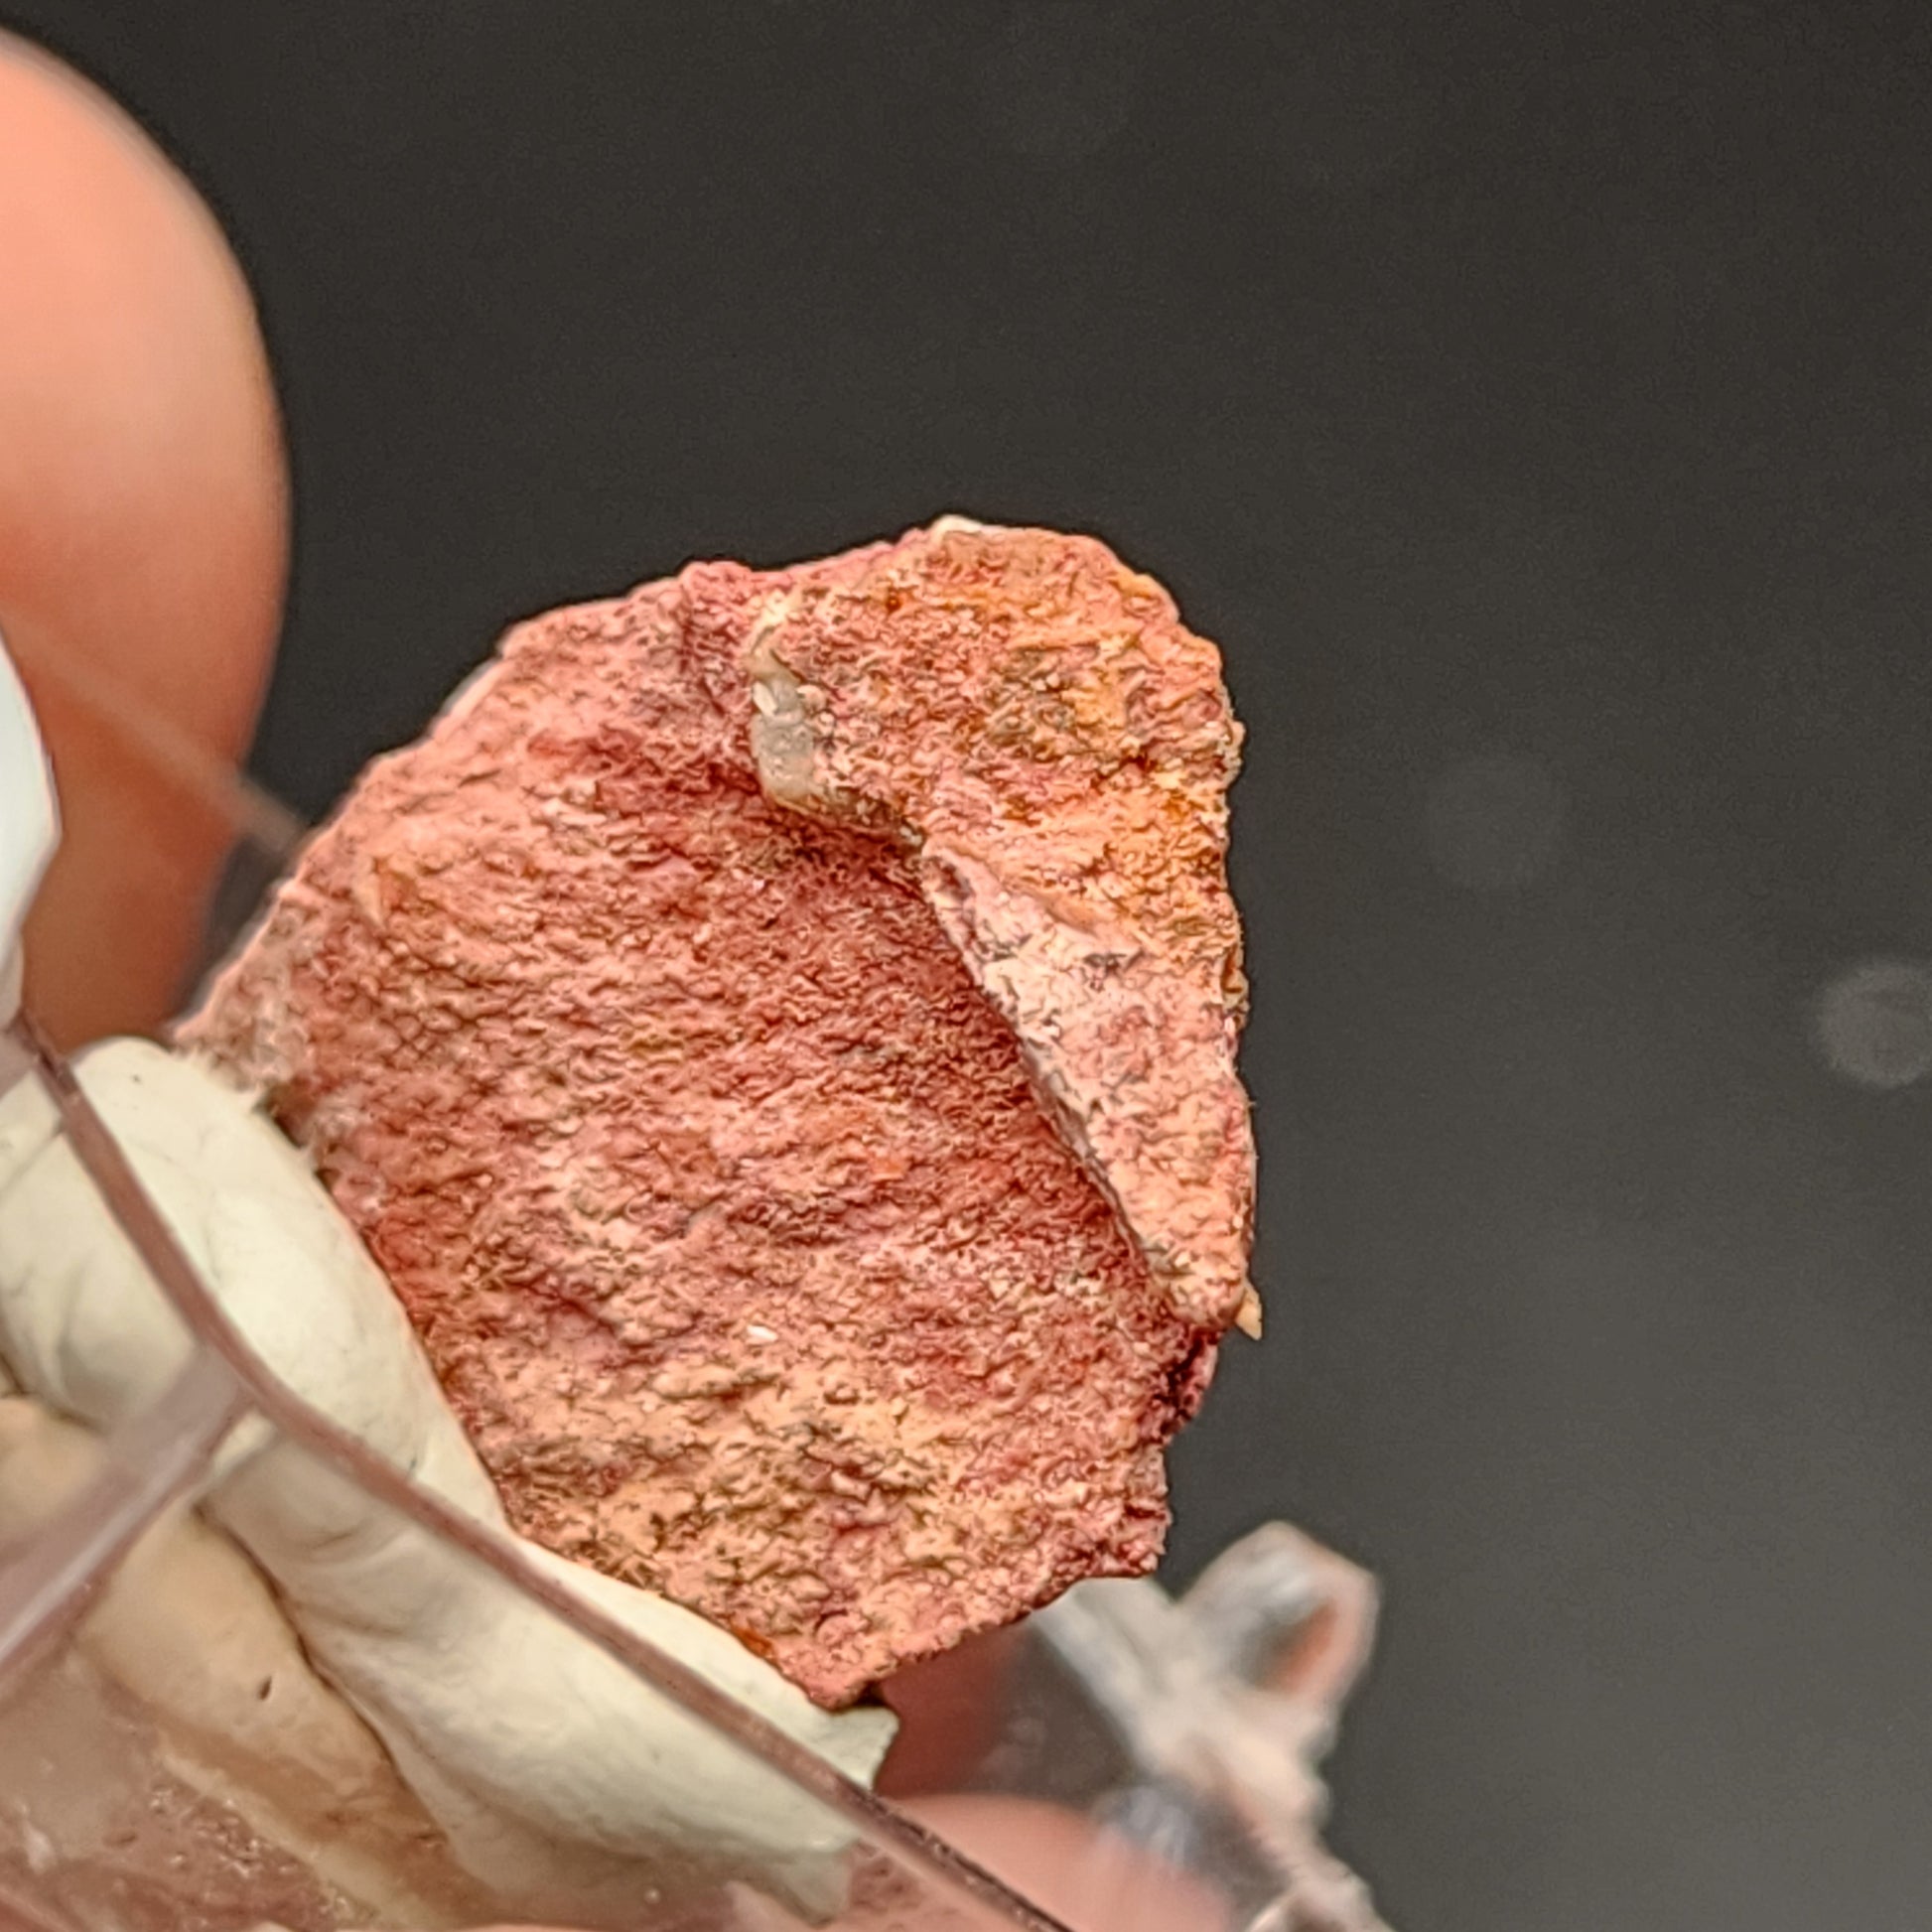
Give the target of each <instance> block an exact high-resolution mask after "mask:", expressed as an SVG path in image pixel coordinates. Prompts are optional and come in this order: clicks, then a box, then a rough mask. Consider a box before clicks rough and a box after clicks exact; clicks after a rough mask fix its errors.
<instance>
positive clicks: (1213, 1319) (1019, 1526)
mask: <svg viewBox="0 0 1932 1932" xmlns="http://www.w3.org/2000/svg"><path fill="white" fill-rule="evenodd" d="M1237 744H1238V732H1237V728H1236V727H1235V725H1234V723H1233V720H1232V718H1231V716H1230V714H1229V711H1228V707H1227V700H1226V696H1225V693H1224V692H1223V690H1222V688H1221V682H1220V676H1219V668H1218V662H1217V659H1216V656H1215V653H1214V651H1213V648H1212V646H1211V645H1209V644H1207V643H1205V642H1203V641H1202V640H1201V639H1199V638H1197V637H1194V636H1193V635H1191V634H1190V633H1189V632H1188V631H1186V630H1185V629H1184V628H1182V626H1181V625H1180V623H1179V621H1178V620H1177V618H1176V616H1175V614H1174V611H1173V604H1172V603H1171V601H1170V600H1169V599H1168V597H1167V595H1166V594H1165V592H1163V591H1162V590H1161V589H1160V587H1159V586H1158V585H1156V584H1154V583H1153V582H1152V581H1151V580H1149V579H1147V578H1145V577H1141V576H1138V575H1136V574H1134V573H1133V572H1130V571H1128V570H1127V569H1125V568H1124V567H1123V566H1122V565H1121V564H1120V563H1119V562H1118V560H1117V559H1115V558H1114V557H1113V556H1112V554H1111V553H1110V552H1109V551H1107V550H1106V549H1105V548H1104V547H1103V546H1102V545H1100V544H1099V543H1096V542H1094V541H1092V540H1090V539H1086V538H1078V537H1066V536H1059V535H1055V534H1052V533H1049V532H1043V531H1033V530H996V529H982V528H980V527H978V526H975V525H970V524H964V523H961V522H959V521H957V520H955V519H949V520H948V521H946V522H944V523H942V524H940V525H938V526H936V527H935V528H934V529H933V530H931V531H928V532H919V533H915V534H913V535H910V536H908V537H906V538H905V539H903V540H902V541H900V542H899V543H897V544H890V545H888V544H882V545H875V546H872V547H870V548H867V549H864V550H860V551H856V552H853V553H851V554H850V555H848V556H844V557H838V558H834V559H831V560H830V561H828V562H825V563H822V564H816V565H810V566H805V567H801V568H798V569H793V570H782V571H770V572H759V571H753V570H750V569H747V568H745V567H744V566H742V565H737V564H713V565H695V566H693V567H691V568H690V569H688V570H686V571H685V572H684V573H683V574H682V575H681V576H680V577H679V578H677V579H675V580H673V581H671V582H668V583H662V584H656V585H651V586H647V587H645V588H644V589H641V590H639V591H636V592H634V593H632V594H631V595H630V596H629V597H626V598H624V599H621V600H620V601H617V602H614V603H609V604H602V605H589V606H584V607H581V608H578V609H574V610H566V611H560V612H557V613H554V614H552V615H551V616H549V617H546V618H541V619H538V620H537V621H534V622H531V623H528V624H525V625H523V626H521V627H520V628H518V629H516V630H514V631H512V632H511V633H510V634H509V636H508V637H507V638H506V639H505V640H504V642H503V645H502V647H501V650H500V652H499V654H498V657H497V659H496V660H495V662H493V663H492V664H491V665H490V666H489V667H488V668H487V669H486V670H485V671H484V672H483V673H482V674H481V675H480V676H479V677H478V678H477V679H476V680H475V681H474V682H473V683H472V684H471V685H469V686H468V687H467V688H466V689H465V690H464V692H462V693H461V694H460V695H459V696H458V698H457V699H456V700H455V701H454V702H453V704H452V705H451V706H450V708H449V710H448V711H447V712H446V713H445V715H444V716H443V718H442V719H440V720H439V721H438V723H437V724H436V726H435V727H434V728H433V730H432V731H431V732H430V734H429V735H428V737H427V738H425V739H424V740H423V741H422V742H421V743H419V744H418V745H416V746H414V747H412V748H410V749H409V750H407V751H404V752H401V753H399V754H397V755H395V756H393V757H390V758H387V759H382V760H380V761H379V762H378V763H376V764H375V765H373V766H371V767H370V769H369V770H368V771H367V772H366V773H365V774H364V775H363V777H362V779H361V780H360V781H359V783H358V784H357V785H356V787H355V789H354V790H353V792H352V793H351V794H350V796H349V798H348V800H347V802H346V803H345V805H344V807H343V808H342V810H341V811H340V812H339V814H338V815H337V817H336V818H335V820H334V821H333V822H332V824H331V825H330V826H329V827H328V828H327V829H325V830H324V831H323V832H322V833H321V834H320V835H319V836H318V837H317V838H316V840H315V841H314V843H313V844H312V845H311V847H310V848H309V850H308V852H307V853H306V854H305V856H304V858H303V860H302V862H301V864H300V866H299V867H298V869H297V871H296V874H295V876H294V877H293V878H292V879H291V880H290V881H289V882H288V883H287V884H286V885H284V886H283V887H282V889H281V890H280V892H279V894H278V895H277V897H276V898H275V900H274V902H273V904H272V906H271V908H270V910H269V913H268V915H267V917H266V919H265V921H264V923H263V924H262V926H261V927H260V929H259V930H258V931H257V933H256V934H255V935H254V936H253V938H252V939H251V940H250V941H249V943H248V944H247V945H246V946H245V947H244V949H243V950H242V952H241V953H240V954H239V956H238V957H237V958H236V959H235V961H234V962H233V963H232V964H231V965H230V966H229V967H228V968H227V969H226V970H225V971H224V973H223V974H222V975H221V976H220V978H219V979H218V980H217V982H216V983H215V985H214V986H213V988H212V990H211V991H210V994H209V996H208V999H207V1003H206V1005H205V1006H204V1008H203V1009H202V1011H201V1013H200V1014H199V1015H198V1016H196V1018H195V1019H193V1020H192V1021H191V1022H190V1023H189V1024H187V1025H186V1026H185V1027H184V1029H183V1037H184V1039H185V1041H186V1042H187V1043H189V1044H191V1045H193V1046H194V1047H196V1048H198V1049H199V1050H201V1051H203V1052H205V1053H207V1054H208V1055H210V1056H212V1057H213V1058H214V1059H215V1060H217V1061H218V1062H220V1063H221V1064H222V1065H224V1066H226V1067H227V1068H228V1069H230V1070H231V1071H232V1072H233V1073H234V1074H235V1075H236V1076H237V1077H238V1078H240V1079H241V1080H242V1081H244V1082H245V1083H247V1084H248V1085H250V1086H251V1087H253V1088H255V1089H257V1090H259V1091H261V1092H262V1093H263V1094H264V1095H265V1096H266V1099H267V1104H268V1105H269V1107H270V1109H271V1110H272V1111H273V1113H274V1114H275V1116H276V1118H277V1119H278V1120H280V1121H281V1122H282V1123H283V1125H284V1126H285V1127H286V1128H287V1129H288V1130H289V1131H290V1132H291V1133H292V1134H293V1135H294V1136H295V1137H296V1138H297V1139H298V1140H299V1141H300V1142H301V1143H302V1144H303V1145H304V1146H305V1147H307V1148H308V1149H309V1150H310V1152H311V1153H312V1155H313V1157H314V1159H315V1161H316V1163H317V1166H318V1168H319V1170H320V1172H321V1173H322V1174H323V1175H324V1177H325V1178H326V1180H327V1181H328V1183H329V1185H330V1187H331V1188H332V1189H333V1191H334V1193H335V1195H336V1197H337V1199H338V1200H339V1201H340V1202H341V1203H342V1205H343V1207H344V1208H345V1211H346V1212H347V1213H348V1214H349V1216H350V1218H351V1219H352V1220H353V1221H354V1222H355V1223H356V1225H357V1226H358V1227H359V1228H360V1229H361V1231H362V1233H363V1235H364V1237H365V1238H366V1239H367V1241H368V1243H369V1246H370V1248H371V1249H372V1251H373V1252H374V1254H375V1255H376V1257H377V1259H378V1260H379V1261H380V1262H381V1263H382V1265H383V1266H384V1267H385V1268H386V1269H387V1270H388V1273H389V1275H390V1278H391V1279H392V1280H393V1281H394V1283H395V1285H396V1288H397V1291H398V1293H399V1294H400V1295H401V1296H402V1298H403V1300H404V1302H405V1303H406V1304H407V1306H408V1308H409V1310H410V1312H411V1314H412V1316H413V1317H414V1319H415V1321H416V1324H417V1327H418V1329H419V1330H420V1332H421V1333H422V1336H423V1339H424V1342H425V1344H426V1345H427V1347H428V1349H429V1352H430V1354H431V1356H432V1358H433V1359H434V1361H435V1363H436V1365H437V1368H438V1370H439V1372H440V1373H441V1375H442V1377H443V1379H444V1383H445V1386H446V1387H447V1389H448V1390H449V1393H450V1395H451V1398H452V1399H453V1401H454V1402H455V1404H456V1406H457V1409H458V1411H459V1413H460V1414H461V1416H462V1417H463V1420H464V1422H465V1425H466V1426H467V1427H468V1429H469V1430H470V1432H471V1434H472V1437H473V1439H474V1440H475V1442H476V1444H477V1446H478V1448H479V1449H480V1450H481V1452H482V1453H483V1458H484V1460H485V1461H486V1462H487V1464H488V1465H489V1467H490V1469H491V1471H492V1472H493V1473H494V1475H495V1476H496V1478H497V1480H498V1482H499V1483H500V1484H501V1486H502V1489H503V1492H504V1496H505V1500H506V1501H507V1503H508V1505H509V1508H510V1512H511V1514H512V1516H513V1518H514V1519H515V1521H516V1523H517V1526H518V1527H519V1528H520V1529H522V1530H523V1531H525V1532H526V1533H528V1534H529V1535H531V1536H533V1537H535V1538H536V1539H537V1540H538V1541H540V1542H542V1543H544V1544H546V1545H547V1546H548V1547H550V1548H551V1549H553V1550H557V1551H559V1552H562V1553H564V1554H566V1555H570V1556H574V1557H579V1558H582V1559H585V1560H587V1561H589V1562H591V1563H593V1564H595V1565H596V1566H597V1567H598V1568H600V1569H602V1570H605V1571H607V1572H609V1573H610V1574H612V1575H615V1576H620V1577H623V1578H626V1579H628V1580H631V1581H634V1582H636V1583H640V1584H643V1585H645V1586H647V1587H652V1588H655V1589H658V1590H661V1591H663V1592H664V1593H665V1594H667V1595H669V1596H672V1597H674V1598H676V1599H677V1600H679V1601H681V1602H684V1603H687V1604H689V1605H691V1606H692V1607H693V1608H695V1609H698V1610H700V1611H702V1612H704V1613H705V1614H707V1615H708V1616H711V1617H712V1618H714V1619H715V1620H717V1621H718V1622H720V1623H723V1624H725V1625H727V1626H728V1627H730V1628H731V1629H733V1630H735V1631H737V1632H738V1633H739V1634H740V1635H741V1636H742V1637H744V1638H745V1639H746V1641H748V1642H749V1643H751V1644H753V1645H754V1646H755V1647H757V1648H758V1649H759V1650H761V1651H763V1652H764V1653H765V1654H767V1655H768V1656H770V1657H771V1658H772V1659H773V1660H774V1661H775V1662H776V1663H777V1664H778V1665H779V1666H780V1668H782V1669H783V1670H784V1671H785V1672H786V1673H787V1674H789V1675H790V1676H791V1677H792V1678H793V1679H794V1680H795V1681H796V1682H797V1683H799V1684H800V1685H802V1686H803V1687H804V1688H805V1689H806V1690H807V1691H808V1692H810V1693H811V1695H812V1696H814V1697H815V1698H818V1699H820V1700H821V1701H822V1702H825V1703H828V1704H836V1703H839V1702H842V1701H845V1700H847V1699H850V1698H851V1697H853V1696H854V1695H856V1694H857V1693H858V1692H859V1691H860V1690H861V1689H863V1688H864V1686H865V1685H866V1684H867V1683H869V1682H871V1681H872V1680H874V1679H876V1678H878V1677H880V1676H882V1675H884V1674H885V1673H887V1672H889V1671H891V1670H892V1669H893V1668H895V1667H896V1666H897V1665H898V1664H901V1663H905V1662H909V1661H912V1660H915V1659H917V1658H919V1657H923V1656H928V1655H931V1654H933V1653H935V1652H937V1651H940V1650H942V1649H944V1648H946V1647H947V1646H949V1645H950V1644H952V1643H953V1642H955V1641H957V1639H958V1638H959V1637H960V1636H962V1635H963V1634H965V1633H966V1632H968V1631H970V1630H973V1629H978V1628H984V1627H988V1626H991V1625H995V1624H998V1623H1002V1622H1005V1621H1007V1620H1010V1619H1011V1618H1012V1617H1014V1616H1016V1615H1019V1614H1021V1613H1023V1612H1024V1611H1026V1610H1027V1609H1029V1608H1032V1607H1034V1606H1035V1605H1036V1604H1038V1603H1041V1602H1043V1601H1045V1600H1047V1599H1048V1598H1050V1597H1051V1596H1053V1595H1055V1594H1057V1593H1058V1592H1059V1591H1060V1590H1061V1589H1063V1588H1065V1587H1067V1586H1068V1585H1070V1584H1072V1583H1074V1582H1076V1581H1078V1580H1079V1579H1081V1578H1083V1577H1088V1576H1093V1575H1097V1574H1109V1573H1134V1572H1138V1571H1143V1570H1146V1569H1147V1568H1149V1567H1150V1566H1151V1565H1152V1564H1153V1563H1154V1561H1155V1559H1156V1557H1157V1556H1158V1554H1159V1551H1160V1547H1161V1542H1162V1537H1163V1534H1164V1531H1165V1527H1166V1498H1165V1481H1164V1473H1163V1469H1162V1462H1161V1449H1162V1445H1163V1444H1164V1443H1165V1441H1166V1440H1167V1438H1168V1437H1169V1436H1170V1435H1171V1434H1172V1433H1173V1430H1174V1429H1175V1428H1176V1427H1177V1426H1178V1425H1179V1423H1180V1422H1181V1421H1183V1420H1184V1419H1185V1417H1186V1416H1187V1415H1188V1414H1189V1413H1191V1411H1192V1409H1193V1408H1194V1406H1195V1405H1196V1403H1197V1402H1198V1400H1199V1398H1200V1395H1201V1393H1202V1391H1203V1390H1204V1388H1205V1385H1206V1381H1207V1377H1208V1374H1209V1372H1210V1369H1211V1365H1212V1360H1213V1354H1214V1346H1215V1342H1216V1340H1217V1338H1218V1336H1219V1335H1220V1333H1221V1332H1222V1331H1223V1330H1224V1329H1225V1328H1226V1326H1227V1325H1228V1324H1229V1322H1230V1321H1231V1320H1233V1319H1235V1318H1236V1316H1237V1313H1239V1314H1241V1315H1242V1317H1243V1320H1244V1325H1252V1322H1253V1318H1254V1315H1255V1312H1256V1311H1255V1307H1254V1304H1253V1300H1252V1292H1251V1291H1250V1290H1249V1288H1248V1286H1247V1280H1246V1256H1247V1245H1248V1228H1249V1215H1250V1207H1251V1198H1252V1185H1253V1151H1252V1143H1251V1140H1250V1137H1249V1131H1248V1121H1247V1110H1246V1103H1245V1099H1244V1096H1243V1094H1242V1092H1241V1089H1240V1086H1239V1084H1238V1082H1237V1079H1236V1076H1235V1072H1234V1064H1233V1051H1234V1043H1235V1035H1236V1031H1237V1028H1238V1025H1239V1021H1240V1016H1241V1005H1242V982H1241V976H1240V968H1239V931H1238V927H1237V923H1236V919H1235V914H1234V909H1233V906H1232V903H1231V902H1230V900H1229V898H1228V897H1227V890H1226V884H1225V875H1224V867H1223V859H1224V851H1225V829H1226V815H1225V803H1224V791H1225V787H1226V784H1227V782H1228V780H1229V778H1230V777H1231V776H1232V773H1233V769H1234V762H1235V753H1236V747H1237Z"/></svg>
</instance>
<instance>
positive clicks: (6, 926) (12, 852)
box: [0, 637, 60, 1026]
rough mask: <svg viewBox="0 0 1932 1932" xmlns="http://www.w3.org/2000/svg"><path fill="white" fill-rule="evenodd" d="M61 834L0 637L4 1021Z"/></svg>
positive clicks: (0, 995)
mask: <svg viewBox="0 0 1932 1932" xmlns="http://www.w3.org/2000/svg"><path fill="white" fill-rule="evenodd" d="M59 839H60V814H59V811H58V809H57V808H56V805H55V802H54V775H53V773H52V772H51V771H50V770H49V768H48V763H47V753H46V751H45V750H44V749H43V747H42V745H41V735H40V732H39V730H38V729H37V728H36V726H35V724H34V711H33V707H32V706H31V705H30V704H29V703H28V702H27V693H26V691H25V690H24V689H22V687H21V682H20V678H19V675H18V674H17V673H16V672H15V670H14V666H13V659H12V658H11V657H9V656H8V655H7V642H6V639H5V638H4V637H0V1026H5V1025H6V1024H7V1022H8V1021H10V1020H11V1019H12V1018H13V1017H14V1013H15V1011H16V1010H17V1009H18V1007H19V1005H20V946H19V941H20V928H21V925H22V924H23V923H24V921H25V920H26V917H27V907H28V906H29V905H30V904H31V903H32V902H33V897H34V892H35V889H36V888H37V887H38V886H39V885H40V881H41V874H42V873H43V872H45V871H46V869H47V862H48V861H49V860H50V859H51V858H53V856H54V848H55V845H56V844H57V843H58V842H59Z"/></svg>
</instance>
